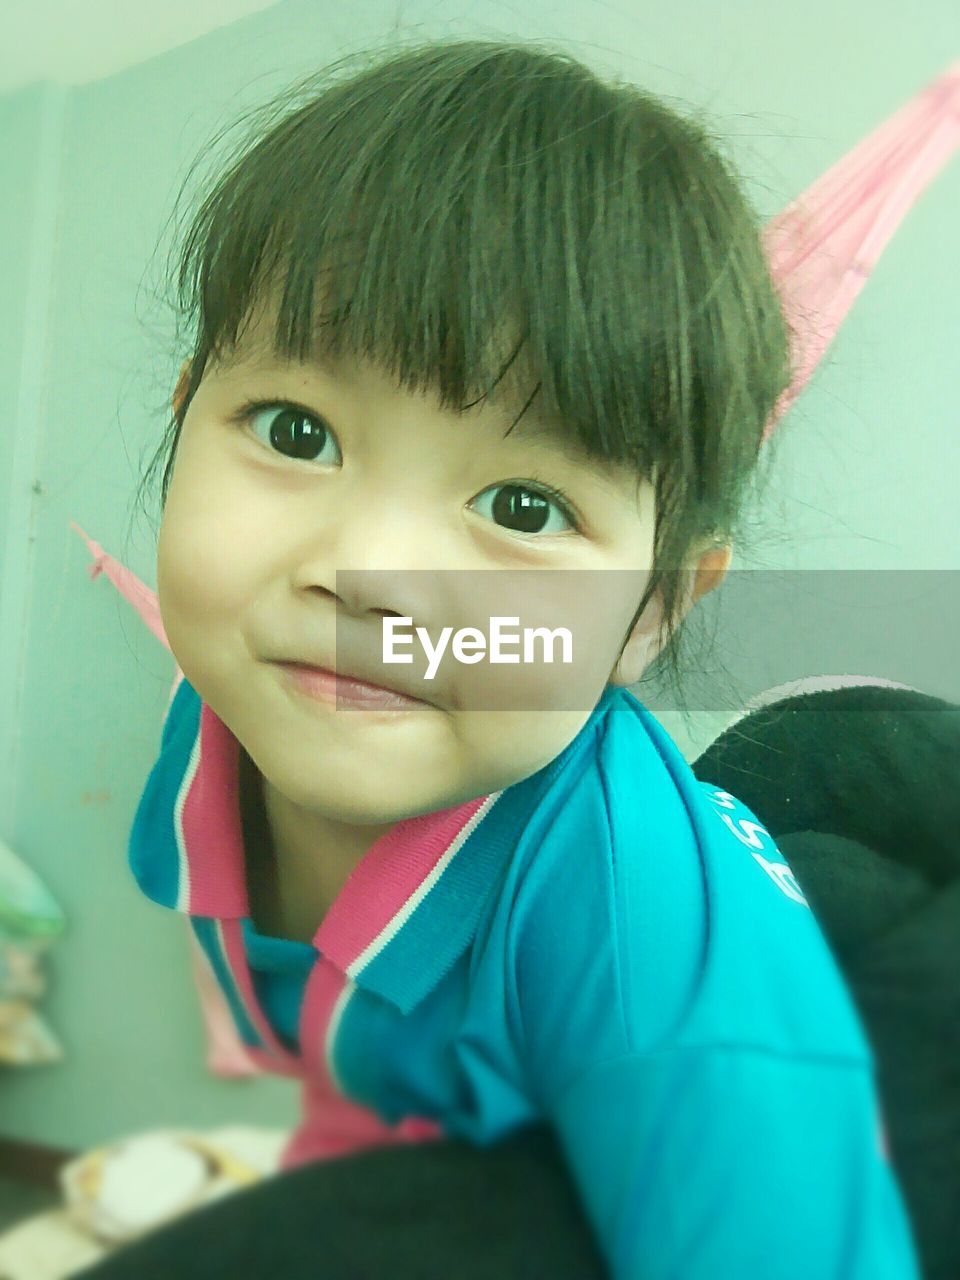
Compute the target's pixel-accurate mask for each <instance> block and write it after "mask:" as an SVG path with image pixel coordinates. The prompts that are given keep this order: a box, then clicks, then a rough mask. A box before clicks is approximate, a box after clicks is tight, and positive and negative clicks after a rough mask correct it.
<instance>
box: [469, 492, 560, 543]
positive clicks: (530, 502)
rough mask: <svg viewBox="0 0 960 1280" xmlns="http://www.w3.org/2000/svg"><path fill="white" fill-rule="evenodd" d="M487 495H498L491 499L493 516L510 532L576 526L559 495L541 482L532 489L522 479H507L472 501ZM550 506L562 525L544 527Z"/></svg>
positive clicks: (548, 518)
mask: <svg viewBox="0 0 960 1280" xmlns="http://www.w3.org/2000/svg"><path fill="white" fill-rule="evenodd" d="M491 494H497V495H500V496H498V497H495V498H494V500H493V504H492V511H491V514H492V516H493V518H494V519H495V520H496V521H497V523H498V524H500V525H501V527H504V528H509V529H510V530H511V531H512V532H514V533H544V532H546V533H547V534H554V533H565V532H566V531H567V530H568V529H576V528H577V522H576V520H575V519H574V518H573V516H572V515H571V514H569V510H568V508H567V506H566V503H565V502H563V500H562V499H563V495H562V494H560V493H559V492H558V491H557V490H555V489H551V488H548V487H547V486H545V485H543V483H542V482H540V483H539V484H538V486H537V487H536V488H535V487H533V486H532V485H529V484H527V482H526V481H524V480H510V481H507V482H506V483H504V484H497V485H494V486H493V487H492V488H490V489H485V490H484V492H483V493H481V494H480V496H479V497H478V498H476V499H475V500H474V501H475V502H481V501H483V500H484V499H486V498H487V497H488V495H491ZM551 508H552V509H553V511H554V512H556V513H558V514H559V517H560V519H561V520H562V521H563V522H564V524H563V525H562V527H560V528H546V527H545V526H546V525H547V523H548V522H549V520H550V512H551Z"/></svg>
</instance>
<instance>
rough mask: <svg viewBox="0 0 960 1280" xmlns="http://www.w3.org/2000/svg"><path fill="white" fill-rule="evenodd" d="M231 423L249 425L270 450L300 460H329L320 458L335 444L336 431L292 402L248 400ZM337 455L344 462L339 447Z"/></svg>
mask: <svg viewBox="0 0 960 1280" xmlns="http://www.w3.org/2000/svg"><path fill="white" fill-rule="evenodd" d="M231 421H233V422H235V423H237V424H238V425H243V426H248V427H249V428H250V430H251V431H252V432H253V434H254V436H255V437H256V438H257V439H258V440H260V441H261V443H262V444H264V445H265V446H266V447H267V448H269V449H272V450H274V451H276V452H277V453H280V454H282V455H283V456H284V457H288V458H293V459H295V460H297V461H306V462H317V461H320V460H323V461H326V459H321V457H320V455H321V454H322V453H323V451H324V448H325V447H326V446H327V445H332V444H334V436H333V432H332V431H331V430H330V428H329V427H328V426H327V424H326V423H325V422H324V421H323V419H322V418H320V417H318V416H317V414H315V413H313V412H312V411H311V410H309V409H307V408H305V407H304V406H303V405H302V404H296V403H295V402H294V401H292V400H248V401H247V402H246V403H245V404H243V405H241V406H240V408H239V409H238V411H237V412H236V414H234V416H233V418H232V419H231ZM258 428H259V430H258ZM261 431H262V432H264V434H265V435H266V439H264V436H263V435H261V434H260V432H261ZM335 447H336V446H335ZM336 453H337V458H338V459H339V460H340V461H341V462H342V461H343V459H342V457H341V456H340V449H339V447H336Z"/></svg>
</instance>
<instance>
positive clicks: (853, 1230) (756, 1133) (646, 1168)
mask: <svg viewBox="0 0 960 1280" xmlns="http://www.w3.org/2000/svg"><path fill="white" fill-rule="evenodd" d="M875 1098H876V1095H875V1092H874V1088H873V1082H872V1078H871V1073H870V1071H869V1070H868V1069H864V1068H863V1067H860V1066H858V1065H856V1064H849V1063H846V1062H842V1063H833V1062H830V1061H829V1060H826V1061H820V1060H815V1059H810V1060H802V1059H797V1058H789V1059H788V1058H781V1057H778V1056H777V1055H775V1054H771V1053H767V1052H763V1051H755V1050H749V1049H744V1048H730V1049H726V1048H712V1049H705V1048H700V1049H695V1050H675V1051H666V1052H663V1053H660V1054H650V1055H634V1054H631V1055H626V1056H623V1057H619V1058H615V1059H611V1060H608V1061H605V1062H602V1063H598V1064H596V1065H594V1066H592V1067H590V1068H589V1069H588V1070H586V1071H585V1072H583V1073H582V1074H581V1075H580V1076H578V1077H577V1078H576V1079H575V1080H573V1081H572V1082H571V1083H570V1084H569V1085H568V1086H567V1087H566V1088H565V1089H564V1091H563V1093H562V1094H561V1095H559V1096H558V1097H557V1098H556V1099H555V1100H554V1101H553V1102H552V1103H551V1104H550V1105H549V1107H548V1116H549V1119H550V1122H551V1123H552V1125H553V1127H554V1129H555V1132H556V1133H557V1136H558V1139H559V1142H560V1145H561V1148H562V1150H563V1151H564V1153H565V1156H566V1159H567V1163H568V1168H569V1170H570V1172H571V1175H572V1177H573V1179H574V1182H575V1184H576V1185H577V1188H578V1191H579V1193H580V1197H581V1200H582V1203H583V1206H584V1210H585V1212H586V1214H587V1216H588V1218H589V1220H590V1221H591V1223H592V1226H593V1228H594V1230H595V1233H596V1235H597V1239H598V1243H599V1246H600V1248H601V1251H602V1252H603V1253H604V1255H605V1257H606V1259H607V1262H608V1265H609V1267H610V1269H611V1275H612V1277H613V1278H614V1280H716V1278H717V1277H718V1276H736V1277H738V1280H811V1278H812V1277H816V1278H817V1280H918V1277H919V1271H918V1268H917V1265H916V1261H915V1254H914V1249H913V1242H912V1237H911V1234H910V1230H909V1226H908V1224H907V1222H906V1219H905V1214H904V1210H903V1205H902V1202H901V1199H900V1196H899V1193H898V1190H897V1188H896V1185H895V1183H894V1180H893V1177H892V1175H891V1171H890V1167H889V1165H888V1163H887V1161H886V1158H885V1156H884V1154H883V1137H882V1127H881V1124H880V1119H879V1116H878V1114H877V1106H876V1100H875Z"/></svg>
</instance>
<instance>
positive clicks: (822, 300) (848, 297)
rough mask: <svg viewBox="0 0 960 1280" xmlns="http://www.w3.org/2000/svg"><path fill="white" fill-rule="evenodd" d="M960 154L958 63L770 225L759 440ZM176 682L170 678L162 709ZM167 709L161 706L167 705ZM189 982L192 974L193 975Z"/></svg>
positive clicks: (226, 1060)
mask: <svg viewBox="0 0 960 1280" xmlns="http://www.w3.org/2000/svg"><path fill="white" fill-rule="evenodd" d="M958 146H960V61H956V62H953V63H951V64H950V65H949V66H948V67H947V69H946V70H945V71H944V72H943V73H942V74H941V75H939V76H938V77H937V78H936V79H935V80H933V81H931V83H930V84H929V85H927V86H926V87H925V88H924V89H923V90H921V92H920V93H918V94H917V95H916V96H915V97H914V98H912V99H911V100H910V101H909V102H908V103H907V104H906V105H905V106H904V107H902V108H900V110H899V111H897V112H896V113H895V114H894V115H893V116H891V117H890V119H889V120H887V121H886V122H885V123H884V124H883V125H881V126H880V127H879V128H878V129H876V130H874V132H873V133H872V134H870V135H869V136H868V137H867V138H866V139H864V141H863V142H861V143H859V144H858V145H857V146H856V147H854V148H853V150H852V151H850V152H848V153H847V154H846V155H845V156H843V157H842V158H841V159H840V160H839V161H837V163H836V164H834V165H833V166H832V167H831V168H830V169H828V170H827V172H826V173H825V174H823V176H822V177H821V178H819V179H818V180H817V181H816V182H815V183H813V185H812V186H810V187H809V188H808V189H807V190H806V191H805V192H803V193H802V195H800V196H799V197H797V199H796V200H794V201H792V202H791V203H790V204H789V205H788V206H787V207H786V208H785V209H784V210H783V211H782V212H781V213H780V214H778V215H776V216H775V217H774V218H772V219H771V220H770V222H769V223H768V224H767V226H766V227H765V228H764V232H763V242H764V250H765V252H766V254H767V258H768V261H769V263H770V269H771V272H772V275H773V278H774V281H775V283H776V285H777V288H778V290H779V292H780V295H781V297H782V299H783V304H784V311H785V313H786V315H787V317H788V320H789V323H790V325H791V357H792V362H793V364H792V368H793V371H794V372H793V377H792V379H791V384H790V386H789V387H788V388H787V390H786V391H785V392H784V394H783V395H782V396H781V397H780V400H779V401H778V402H777V405H776V407H775V409H774V412H773V414H772V415H771V418H770V421H769V422H768V423H767V425H766V428H765V430H764V435H763V439H764V440H767V439H768V438H769V436H770V434H771V433H772V431H773V429H774V426H775V425H776V423H777V422H778V421H779V420H780V419H781V418H782V417H783V415H784V414H785V413H786V411H787V409H788V408H789V407H790V406H791V405H792V404H793V402H794V400H795V399H796V397H797V396H798V395H799V393H800V392H801V390H802V389H803V387H804V386H805V385H806V383H807V382H808V381H809V379H810V376H811V374H812V373H813V370H814V369H815V368H816V366H817V364H818V363H819V361H820V359H821V358H822V357H823V355H824V353H825V352H826V350H827V348H828V347H829V345H830V343H831V342H832V340H833V338H834V337H835V335H836V333H837V330H838V329H839V327H840V325H841V323H842V322H843V319H844V317H845V316H846V314H847V312H848V311H849V310H850V307H851V305H852V304H853V301H854V299H855V298H856V296H857V294H858V293H859V292H860V289H861V288H862V287H863V284H864V281H865V280H866V277H867V275H868V274H869V272H870V271H871V270H872V268H873V267H874V266H875V265H876V262H877V260H878V259H879V257H880V254H881V253H882V251H883V249H884V247H885V246H886V245H887V243H888V242H889V240H890V238H891V236H892V235H893V233H894V231H895V230H896V228H897V226H898V225H899V224H900V222H901V221H902V220H903V218H904V217H905V215H906V213H907V212H908V210H909V209H910V208H911V207H912V206H913V204H914V203H915V202H916V201H917V199H918V198H919V196H920V194H921V192H922V191H923V190H924V188H925V187H927V186H928V185H929V183H930V182H931V181H932V180H933V178H934V177H935V176H936V174H937V173H939V172H940V170H941V169H942V168H943V166H944V164H945V163H946V161H947V159H948V158H949V157H950V156H951V155H952V154H953V152H954V151H955V150H956V149H957V147H958ZM70 527H71V528H72V529H74V530H75V531H76V532H77V533H78V534H80V536H81V537H82V538H84V539H85V541H86V543H87V545H88V547H89V549H90V552H91V554H92V555H93V557H94V563H93V565H91V566H88V572H89V575H90V577H91V579H93V578H96V577H97V576H98V574H100V573H106V575H107V577H108V578H109V580H110V581H111V582H112V583H113V585H114V586H115V587H116V588H117V590H118V591H119V592H120V594H121V595H122V596H124V598H125V599H126V600H128V601H129V603H130V604H131V605H133V607H134V608H135V609H136V611H137V612H138V613H139V615H140V617H141V618H142V619H143V620H144V622H145V623H146V624H147V626H148V627H149V628H150V630H151V631H152V632H153V634H154V635H155V636H156V637H157V639H158V640H160V642H161V644H163V645H164V646H165V647H166V648H167V649H169V648H170V645H169V642H168V641H167V637H166V634H165V632H164V629H163V621H162V619H161V616H160V608H159V605H158V602H157V597H156V594H155V593H154V592H153V591H151V590H150V589H149V588H148V587H146V586H145V585H144V584H143V583H142V582H141V581H140V579H139V578H138V577H137V576H136V575H135V574H134V573H131V571H130V570H129V569H127V568H126V567H125V566H124V565H122V564H121V563H120V562H119V561H118V560H116V559H114V557H112V556H110V555H108V554H107V553H106V552H105V551H104V549H103V547H101V546H100V544H99V543H98V542H95V541H93V539H92V538H90V537H89V536H88V535H87V534H86V533H84V531H83V530H82V529H81V528H80V527H79V526H78V525H77V524H76V523H75V522H74V521H71V522H70ZM182 678H183V672H182V671H181V670H180V669H179V667H177V668H176V674H175V677H174V681H173V686H172V688H171V691H170V701H172V699H173V696H174V694H175V693H176V690H177V686H178V685H179V683H180V681H181V680H182ZM168 708H169V701H168ZM195 972H196V970H195ZM204 978H205V975H204V974H203V971H202V969H201V978H200V981H199V982H198V990H199V994H200V1000H201V1006H202V1009H203V1012H204V1019H205V1023H206V1027H207V1037H208V1053H207V1061H208V1063H209V1065H210V1066H211V1069H212V1070H214V1071H216V1072H218V1073H219V1074H229V1075H243V1074H250V1073H251V1072H255V1071H256V1070H257V1069H256V1068H255V1067H251V1066H250V1064H249V1062H248V1060H247V1059H246V1055H245V1053H244V1050H243V1045H242V1044H241V1042H240V1039H239V1037H238V1036H237V1034H236V1031H235V1030H234V1029H233V1026H232V1021H230V1019H229V1013H226V1021H225V1009H224V1007H223V1005H222V1003H219V1004H218V1003H216V1002H215V1000H214V991H213V986H212V984H210V983H207V982H206V981H205V980H204Z"/></svg>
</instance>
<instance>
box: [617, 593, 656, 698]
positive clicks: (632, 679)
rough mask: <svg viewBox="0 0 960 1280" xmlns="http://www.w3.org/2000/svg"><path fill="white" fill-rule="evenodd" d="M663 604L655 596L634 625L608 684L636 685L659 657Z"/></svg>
mask: <svg viewBox="0 0 960 1280" xmlns="http://www.w3.org/2000/svg"><path fill="white" fill-rule="evenodd" d="M660 618H661V604H660V599H659V597H658V596H655V597H654V598H653V599H652V600H651V601H649V603H648V604H647V607H646V608H645V609H644V611H643V613H642V614H641V615H640V617H639V618H638V619H637V621H636V623H635V624H634V627H633V630H632V631H631V632H630V635H629V636H628V638H627V641H626V643H625V644H624V646H623V649H622V650H621V652H620V656H619V658H618V659H617V661H616V662H615V663H614V666H613V670H612V671H611V672H610V678H609V680H608V681H607V683H608V684H616V685H623V686H624V687H629V686H630V685H634V684H636V683H637V681H638V680H639V679H640V677H641V676H642V675H643V673H644V672H645V671H646V669H647V667H649V666H650V664H651V662H653V660H654V658H655V657H656V656H657V651H658V649H659V641H658V634H657V633H658V628H659V626H660Z"/></svg>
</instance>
